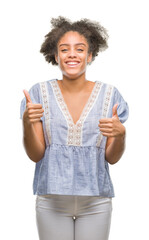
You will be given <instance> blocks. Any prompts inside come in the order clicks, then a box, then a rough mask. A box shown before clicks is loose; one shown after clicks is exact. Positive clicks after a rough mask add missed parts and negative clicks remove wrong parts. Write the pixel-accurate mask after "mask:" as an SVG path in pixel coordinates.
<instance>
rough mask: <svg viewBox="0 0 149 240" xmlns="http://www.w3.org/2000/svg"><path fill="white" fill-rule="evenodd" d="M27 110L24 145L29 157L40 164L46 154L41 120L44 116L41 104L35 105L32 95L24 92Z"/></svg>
mask: <svg viewBox="0 0 149 240" xmlns="http://www.w3.org/2000/svg"><path fill="white" fill-rule="evenodd" d="M24 94H25V97H26V103H27V104H26V110H25V112H24V114H23V143H24V147H25V150H26V153H27V155H28V157H29V158H30V159H31V160H32V161H34V162H38V161H40V160H41V159H42V157H43V156H44V153H45V140H44V134H43V128H42V122H41V120H40V118H41V117H42V116H43V111H44V110H43V109H42V105H41V104H33V103H32V102H31V98H30V95H29V93H28V92H27V91H24Z"/></svg>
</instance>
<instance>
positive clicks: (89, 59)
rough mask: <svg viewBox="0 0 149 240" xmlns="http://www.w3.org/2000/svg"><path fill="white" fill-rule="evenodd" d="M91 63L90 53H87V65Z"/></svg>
mask: <svg viewBox="0 0 149 240" xmlns="http://www.w3.org/2000/svg"><path fill="white" fill-rule="evenodd" d="M91 61H92V53H89V55H88V57H87V63H90V62H91Z"/></svg>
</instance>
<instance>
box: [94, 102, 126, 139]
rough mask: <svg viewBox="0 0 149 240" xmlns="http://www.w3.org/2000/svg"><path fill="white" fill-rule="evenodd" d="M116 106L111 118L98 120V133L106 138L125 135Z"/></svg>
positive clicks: (116, 105)
mask: <svg viewBox="0 0 149 240" xmlns="http://www.w3.org/2000/svg"><path fill="white" fill-rule="evenodd" d="M117 107H118V104H115V105H114V107H113V109H112V112H113V115H112V118H103V119H100V120H99V125H98V126H99V127H100V131H101V133H102V135H103V136H106V137H123V136H124V135H125V127H124V126H123V124H122V123H121V122H120V120H119V117H118V114H117Z"/></svg>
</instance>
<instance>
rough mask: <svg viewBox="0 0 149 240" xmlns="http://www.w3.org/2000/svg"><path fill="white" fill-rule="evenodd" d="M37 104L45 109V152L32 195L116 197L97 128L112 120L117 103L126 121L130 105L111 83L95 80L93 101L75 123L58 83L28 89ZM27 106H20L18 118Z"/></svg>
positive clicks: (104, 141) (39, 164) (39, 165)
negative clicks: (108, 119)
mask: <svg viewBox="0 0 149 240" xmlns="http://www.w3.org/2000/svg"><path fill="white" fill-rule="evenodd" d="M29 94H30V96H31V99H32V102H33V103H40V104H42V106H43V108H44V116H43V117H42V118H41V120H42V123H43V130H44V137H45V141H46V150H45V154H44V157H43V158H42V159H41V160H40V161H39V162H38V163H36V167H35V174H34V181H33V193H34V194H37V195H46V194H60V195H80V196H102V197H114V189H113V184H112V181H111V178H110V174H109V164H108V162H107V161H106V160H105V145H106V139H107V138H106V137H104V136H103V135H102V134H101V133H100V130H99V127H98V124H99V120H100V119H101V118H106V117H107V118H111V117H112V108H113V106H114V104H115V103H118V104H119V105H118V109H117V112H118V116H119V119H120V121H121V122H122V123H124V122H125V121H126V120H127V118H128V105H127V103H126V102H125V101H124V99H123V97H122V96H121V94H120V93H119V91H118V90H117V89H116V88H115V87H114V86H112V85H109V84H105V83H102V82H100V81H95V85H94V87H93V90H92V92H91V94H90V97H89V99H88V101H87V103H86V105H85V107H84V109H83V111H82V113H81V116H80V118H79V120H78V121H77V123H76V124H74V122H73V119H72V117H71V115H70V112H69V110H68V108H67V105H66V103H65V101H64V98H63V95H62V92H61V90H60V87H59V84H58V81H57V79H52V80H49V81H46V82H41V83H37V84H35V85H34V86H33V87H32V88H31V89H30V91H29ZM25 108H26V99H25V98H24V99H23V100H22V102H21V109H20V110H21V111H20V117H21V119H22V116H23V113H24V110H25Z"/></svg>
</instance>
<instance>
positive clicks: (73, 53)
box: [68, 49, 76, 58]
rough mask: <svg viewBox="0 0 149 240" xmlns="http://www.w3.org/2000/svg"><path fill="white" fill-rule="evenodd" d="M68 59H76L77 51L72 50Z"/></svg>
mask: <svg viewBox="0 0 149 240" xmlns="http://www.w3.org/2000/svg"><path fill="white" fill-rule="evenodd" d="M68 57H69V58H75V57H76V51H75V49H70V51H69V52H68Z"/></svg>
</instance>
